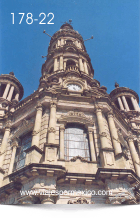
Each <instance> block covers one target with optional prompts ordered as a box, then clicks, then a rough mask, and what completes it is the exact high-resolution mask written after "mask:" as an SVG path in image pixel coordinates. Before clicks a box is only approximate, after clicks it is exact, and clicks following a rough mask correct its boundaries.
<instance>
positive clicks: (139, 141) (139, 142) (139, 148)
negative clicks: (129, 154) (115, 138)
mask: <svg viewBox="0 0 140 218" xmlns="http://www.w3.org/2000/svg"><path fill="white" fill-rule="evenodd" d="M138 150H139V158H140V139H139V140H138Z"/></svg>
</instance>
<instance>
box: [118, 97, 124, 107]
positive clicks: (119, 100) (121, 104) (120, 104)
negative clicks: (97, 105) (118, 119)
mask: <svg viewBox="0 0 140 218" xmlns="http://www.w3.org/2000/svg"><path fill="white" fill-rule="evenodd" d="M118 103H119V106H120V109H121V110H124V106H123V103H122V100H121V98H120V97H118Z"/></svg>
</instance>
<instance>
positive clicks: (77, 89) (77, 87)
mask: <svg viewBox="0 0 140 218" xmlns="http://www.w3.org/2000/svg"><path fill="white" fill-rule="evenodd" d="M67 87H68V89H69V90H72V91H79V90H81V86H79V85H76V84H68V85H67Z"/></svg>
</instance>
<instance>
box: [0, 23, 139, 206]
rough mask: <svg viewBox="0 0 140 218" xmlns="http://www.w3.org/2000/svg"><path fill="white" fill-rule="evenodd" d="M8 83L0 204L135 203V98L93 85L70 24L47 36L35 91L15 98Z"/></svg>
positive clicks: (0, 130)
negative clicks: (47, 41)
mask: <svg viewBox="0 0 140 218" xmlns="http://www.w3.org/2000/svg"><path fill="white" fill-rule="evenodd" d="M4 76H5V77H6V76H7V75H1V76H0V79H2V78H3V77H4ZM12 76H13V75H9V77H8V76H7V77H6V78H7V82H5V83H4V84H5V85H4V86H3V87H5V89H3V93H2V95H1V98H0V104H3V101H4V102H5V100H3V99H4V97H5V93H7V92H8V91H7V90H8V88H7V87H8V85H6V84H8V81H9V78H10V77H12ZM14 81H15V79H14ZM15 83H16V84H15V87H16V88H15V90H16V91H15V93H14V94H13V97H11V95H10V93H11V92H12V91H10V92H9V94H8V93H7V94H8V96H10V97H11V98H10V97H8V99H7V100H6V102H8V104H9V107H8V108H7V111H6V112H5V111H4V110H3V106H1V108H0V111H1V110H3V111H4V112H2V113H1V116H0V137H1V143H0V144H1V147H0V203H2V204H96V203H104V204H138V203H139V200H140V197H139V189H140V109H139V105H138V102H139V97H138V95H137V93H136V92H134V91H133V90H131V89H129V88H126V87H119V85H118V84H117V83H116V84H115V89H114V90H113V91H112V92H111V93H110V94H108V93H107V88H106V87H105V86H100V82H99V81H97V80H96V79H94V69H93V67H92V64H91V60H90V57H89V55H88V54H87V51H86V48H85V45H84V40H83V38H82V36H81V35H80V34H79V33H78V32H77V31H75V30H74V29H73V27H72V25H71V24H69V23H65V24H63V25H62V26H61V27H60V29H59V30H58V31H57V32H56V33H55V34H54V35H53V36H52V37H51V40H50V44H49V47H48V54H47V58H46V61H45V63H44V64H43V65H42V69H41V77H40V81H39V87H38V89H37V90H36V91H35V92H34V93H33V94H31V95H30V96H28V97H27V98H25V99H23V100H22V101H20V102H19V100H20V99H21V98H22V96H23V88H22V85H21V84H20V83H19V82H18V85H17V81H15ZM1 84H3V83H2V82H1ZM13 87H14V86H13ZM15 100H16V101H15ZM9 101H10V102H9ZM13 102H14V103H13ZM5 107H7V105H6V106H5ZM79 190H80V191H79ZM27 191H28V192H31V193H32V194H30V195H27ZM83 193H84V195H83Z"/></svg>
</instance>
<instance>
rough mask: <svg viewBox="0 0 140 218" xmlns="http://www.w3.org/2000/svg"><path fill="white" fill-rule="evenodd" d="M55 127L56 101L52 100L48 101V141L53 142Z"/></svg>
mask: <svg viewBox="0 0 140 218" xmlns="http://www.w3.org/2000/svg"><path fill="white" fill-rule="evenodd" d="M55 127H56V102H54V101H52V102H51V103H50V121H49V128H48V143H49V144H51V143H52V144H54V143H55V132H56V130H55Z"/></svg>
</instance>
